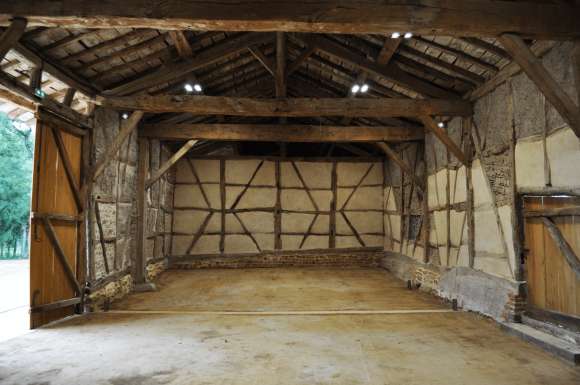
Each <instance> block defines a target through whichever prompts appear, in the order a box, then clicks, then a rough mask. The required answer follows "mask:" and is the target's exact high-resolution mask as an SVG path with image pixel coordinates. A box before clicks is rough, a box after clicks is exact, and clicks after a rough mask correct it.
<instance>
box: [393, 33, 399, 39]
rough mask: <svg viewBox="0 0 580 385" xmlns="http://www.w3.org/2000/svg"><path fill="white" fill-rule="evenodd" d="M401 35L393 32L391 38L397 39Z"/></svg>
mask: <svg viewBox="0 0 580 385" xmlns="http://www.w3.org/2000/svg"><path fill="white" fill-rule="evenodd" d="M400 37H401V33H400V32H393V33H392V34H391V39H398V38H400Z"/></svg>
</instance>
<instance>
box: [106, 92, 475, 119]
mask: <svg viewBox="0 0 580 385" xmlns="http://www.w3.org/2000/svg"><path fill="white" fill-rule="evenodd" d="M96 102H97V104H100V105H101V106H103V107H109V108H114V109H118V110H141V111H144V112H149V113H167V112H174V113H182V112H187V113H190V114H193V115H231V116H294V117H305V116H312V117H319V116H350V117H359V116H364V117H392V116H397V117H417V116H421V115H456V116H468V115H471V114H472V113H473V108H472V105H471V103H469V102H466V101H463V100H438V99H427V100H413V99H355V98H347V99H337V98H288V99H255V98H231V97H224V96H197V95H158V96H145V95H144V96H134V97H104V98H99V99H98V100H97V101H96Z"/></svg>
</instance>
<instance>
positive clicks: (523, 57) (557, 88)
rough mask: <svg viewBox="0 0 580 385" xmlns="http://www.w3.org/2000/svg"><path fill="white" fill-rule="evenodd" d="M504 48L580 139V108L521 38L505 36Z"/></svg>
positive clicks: (502, 38)
mask: <svg viewBox="0 0 580 385" xmlns="http://www.w3.org/2000/svg"><path fill="white" fill-rule="evenodd" d="M499 40H500V42H501V44H502V45H503V47H504V48H505V49H506V50H507V51H508V52H509V54H510V55H511V56H512V57H513V59H514V61H515V62H516V63H518V65H519V66H520V67H521V68H522V70H523V71H524V72H525V73H526V75H528V77H529V78H530V79H531V80H532V81H533V82H534V84H535V85H536V87H538V89H539V90H540V91H541V92H542V94H544V96H545V97H546V99H547V100H548V101H549V102H550V104H552V106H554V108H555V109H556V111H558V113H559V114H560V115H561V116H562V118H564V120H565V121H566V122H567V123H568V124H569V125H570V128H572V131H574V133H575V134H576V136H577V137H579V138H580V108H579V107H578V105H577V104H576V103H574V101H573V100H572V98H571V97H570V96H569V95H568V94H567V93H566V92H565V91H564V90H563V89H562V86H561V85H560V84H558V82H557V81H556V79H554V77H553V76H552V75H550V73H549V72H548V71H547V70H546V68H545V67H544V65H543V64H542V61H541V60H540V59H538V57H537V56H536V55H534V53H533V52H532V51H531V50H530V48H529V47H528V46H527V44H526V43H525V42H524V41H523V40H522V38H521V37H519V36H517V35H513V34H505V35H502V36H501V37H500V38H499Z"/></svg>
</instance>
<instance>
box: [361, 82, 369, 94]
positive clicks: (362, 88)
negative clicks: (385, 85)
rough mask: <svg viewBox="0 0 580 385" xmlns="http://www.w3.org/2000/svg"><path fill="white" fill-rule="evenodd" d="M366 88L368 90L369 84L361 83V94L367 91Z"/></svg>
mask: <svg viewBox="0 0 580 385" xmlns="http://www.w3.org/2000/svg"><path fill="white" fill-rule="evenodd" d="M368 90H369V85H368V84H363V85H362V86H361V87H360V92H362V93H363V94H364V93H365V92H367V91H368Z"/></svg>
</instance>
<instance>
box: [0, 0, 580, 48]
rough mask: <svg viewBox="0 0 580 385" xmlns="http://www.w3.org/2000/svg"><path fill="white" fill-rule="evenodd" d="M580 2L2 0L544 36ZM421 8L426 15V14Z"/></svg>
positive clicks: (64, 22) (115, 21)
mask: <svg viewBox="0 0 580 385" xmlns="http://www.w3.org/2000/svg"><path fill="white" fill-rule="evenodd" d="M578 14H580V5H579V4H578V3H577V2H574V3H568V4H565V3H564V4H563V3H558V4H555V3H548V2H537V1H517V2H516V1H492V0H469V1H467V0H416V1H412V2H401V1H384V0H319V1H315V2H312V1H296V0H276V1H275V2H274V3H272V1H268V2H264V4H263V6H260V5H259V4H256V2H255V1H254V2H251V1H248V2H240V1H235V2H231V1H220V2H208V1H201V0H187V1H185V2H184V1H180V0H166V1H164V2H163V6H160V5H159V4H156V3H154V2H150V3H144V2H143V1H142V0H125V1H123V2H122V3H120V2H118V1H99V2H94V3H87V2H86V1H84V0H52V1H40V0H19V1H2V2H1V3H0V25H8V24H9V23H10V20H11V19H12V18H13V17H14V16H21V17H26V18H27V19H28V20H29V23H30V25H32V26H44V27H64V28H119V27H125V28H157V29H162V30H172V29H175V30H187V29H192V30H222V31H243V30H246V31H247V30H253V31H262V32H265V31H268V32H272V31H280V30H285V31H289V32H317V33H343V34H381V35H390V34H391V33H392V32H393V31H413V32H414V33H415V34H418V35H447V36H499V35H501V34H503V33H506V32H513V33H518V34H520V35H522V36H525V37H531V38H536V39H570V38H575V37H579V36H580V23H578V18H577V15H578ZM418 15H419V16H420V17H418Z"/></svg>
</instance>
